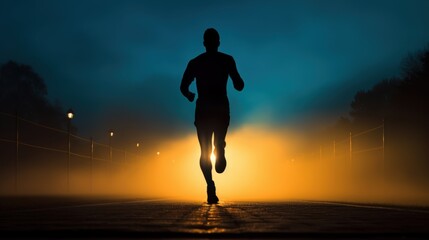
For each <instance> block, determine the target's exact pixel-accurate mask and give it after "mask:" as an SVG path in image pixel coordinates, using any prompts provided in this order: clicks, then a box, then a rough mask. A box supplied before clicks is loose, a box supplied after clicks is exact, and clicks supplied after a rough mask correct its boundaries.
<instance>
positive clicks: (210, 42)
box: [204, 28, 220, 51]
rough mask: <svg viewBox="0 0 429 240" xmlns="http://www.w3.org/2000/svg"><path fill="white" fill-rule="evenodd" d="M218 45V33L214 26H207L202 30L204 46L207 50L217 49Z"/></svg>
mask: <svg viewBox="0 0 429 240" xmlns="http://www.w3.org/2000/svg"><path fill="white" fill-rule="evenodd" d="M219 45H220V37H219V33H218V32H217V31H216V29H214V28H208V29H207V30H206V31H205V32H204V46H205V47H206V50H207V51H217V48H218V47H219Z"/></svg>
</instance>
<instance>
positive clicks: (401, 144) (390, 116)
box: [350, 49, 429, 180]
mask: <svg viewBox="0 0 429 240" xmlns="http://www.w3.org/2000/svg"><path fill="white" fill-rule="evenodd" d="M402 72H403V73H402V77H400V78H392V79H387V80H383V81H381V82H380V83H378V84H376V85H375V86H374V87H373V88H371V89H370V90H368V91H359V92H357V93H356V95H355V97H354V100H353V101H352V103H351V111H350V116H351V118H352V122H353V128H354V129H356V130H357V131H360V130H363V129H365V128H370V127H375V126H377V125H379V124H381V122H382V121H383V120H384V121H385V124H386V125H385V126H386V134H387V135H386V139H387V140H386V141H390V143H389V142H388V144H390V146H389V147H390V149H391V150H392V149H394V151H395V154H392V155H394V156H391V157H392V158H391V159H390V160H392V161H394V160H393V159H394V158H396V161H397V162H398V163H399V165H398V166H412V167H410V169H409V170H410V171H412V174H413V175H412V176H413V178H418V176H425V178H427V180H429V178H428V175H427V171H429V125H428V123H429V107H428V106H429V105H428V104H427V103H428V102H429V94H428V90H429V49H427V50H425V51H422V52H419V53H417V54H413V55H410V56H408V57H407V58H405V59H404V61H403V64H402ZM404 163H406V164H404ZM401 171H404V168H402V169H401Z"/></svg>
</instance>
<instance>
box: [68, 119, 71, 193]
mask: <svg viewBox="0 0 429 240" xmlns="http://www.w3.org/2000/svg"><path fill="white" fill-rule="evenodd" d="M70 125H71V121H70V119H68V122H67V138H68V140H67V148H68V149H67V155H68V157H67V192H68V193H69V192H70V155H71V154H70V153H71V131H70Z"/></svg>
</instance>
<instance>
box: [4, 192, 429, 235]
mask: <svg viewBox="0 0 429 240" xmlns="http://www.w3.org/2000/svg"><path fill="white" fill-rule="evenodd" d="M0 238H2V239H5V238H41V239H46V238H51V239H59V238H61V239H64V238H84V239H93V238H97V239H108V238H113V239H139V238H145V239H147V238H171V239H176V238H188V239H192V238H209V239H213V238H261V239H266V238H279V239H284V238H288V239H315V238H316V239H317V238H327V239H332V238H335V239H368V238H369V239H386V238H387V239H429V208H424V207H403V206H382V205H368V204H366V205H364V204H347V203H333V202H311V201H308V202H307V201H297V202H278V203H269V202H222V203H220V204H218V205H208V204H205V203H198V202H176V201H170V200H156V199H119V198H77V197H74V198H70V197H69V198H51V197H50V198H48V197H37V198H35V197H19V198H18V197H8V198H7V197H2V198H0Z"/></svg>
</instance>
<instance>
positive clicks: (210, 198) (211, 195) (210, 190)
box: [207, 183, 219, 204]
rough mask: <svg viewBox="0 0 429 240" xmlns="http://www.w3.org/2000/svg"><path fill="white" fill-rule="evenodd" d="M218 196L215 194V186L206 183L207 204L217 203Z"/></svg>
mask: <svg viewBox="0 0 429 240" xmlns="http://www.w3.org/2000/svg"><path fill="white" fill-rule="evenodd" d="M218 202H219V198H218V197H217V196H216V187H215V185H214V183H213V184H210V185H207V203H208V204H217V203H218Z"/></svg>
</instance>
